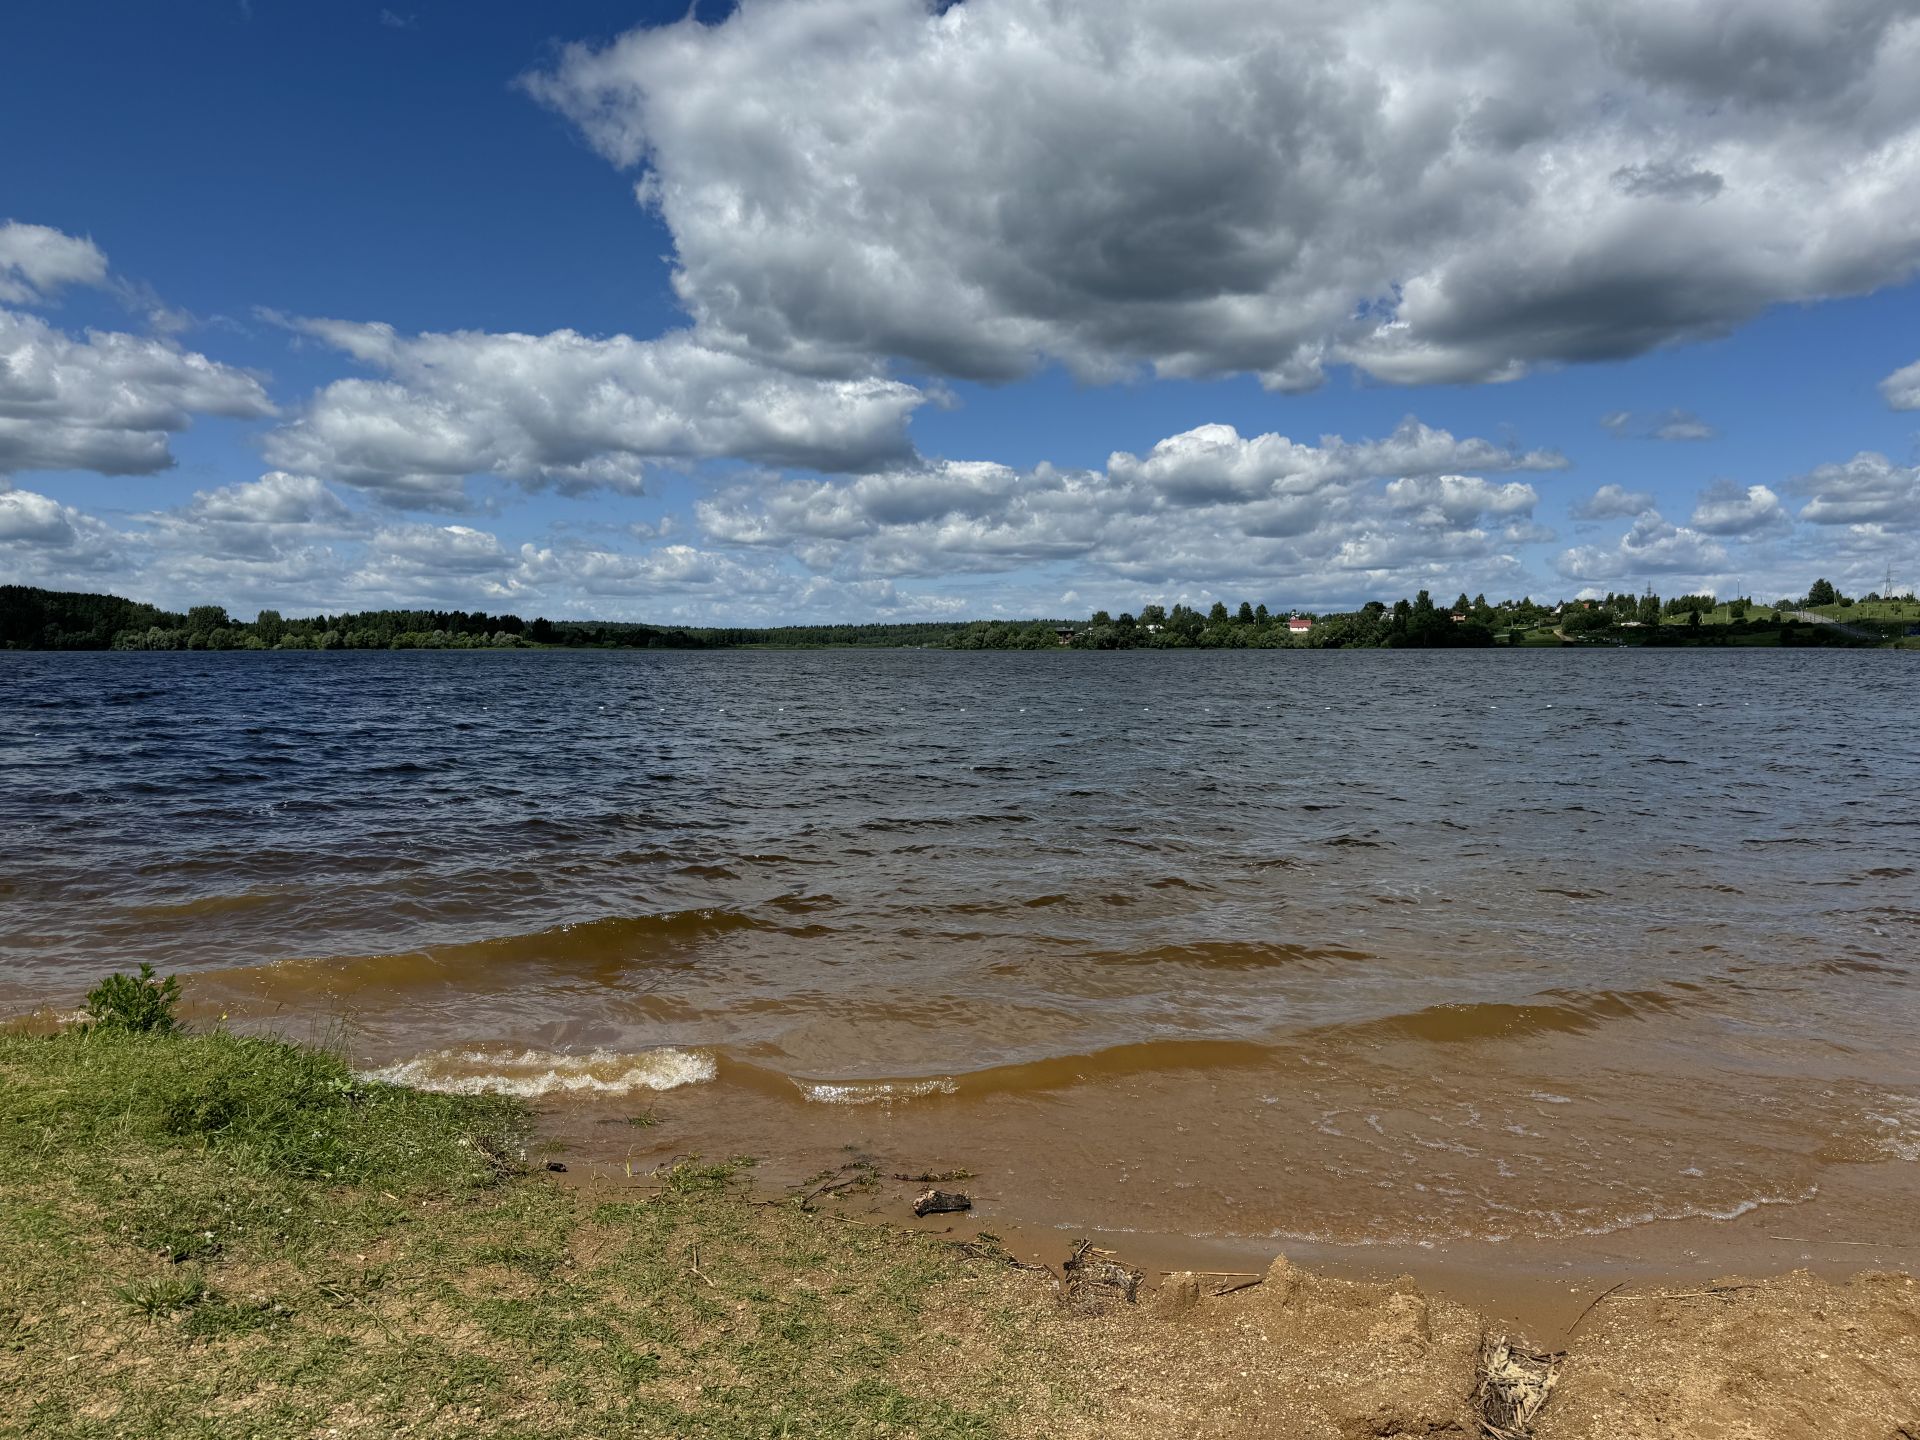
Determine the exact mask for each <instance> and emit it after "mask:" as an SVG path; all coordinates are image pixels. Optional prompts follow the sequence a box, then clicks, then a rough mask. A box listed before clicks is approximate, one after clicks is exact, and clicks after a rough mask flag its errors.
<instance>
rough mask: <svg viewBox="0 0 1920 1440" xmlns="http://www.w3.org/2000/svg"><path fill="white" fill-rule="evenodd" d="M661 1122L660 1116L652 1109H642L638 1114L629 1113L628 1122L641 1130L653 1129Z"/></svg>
mask: <svg viewBox="0 0 1920 1440" xmlns="http://www.w3.org/2000/svg"><path fill="white" fill-rule="evenodd" d="M659 1123H660V1117H659V1116H658V1115H656V1114H655V1113H654V1112H653V1111H652V1110H642V1111H641V1112H640V1113H639V1114H638V1115H629V1116H628V1117H627V1124H629V1125H632V1126H634V1127H636V1128H637V1129H641V1130H651V1129H652V1128H653V1127H654V1126H656V1125H658V1124H659Z"/></svg>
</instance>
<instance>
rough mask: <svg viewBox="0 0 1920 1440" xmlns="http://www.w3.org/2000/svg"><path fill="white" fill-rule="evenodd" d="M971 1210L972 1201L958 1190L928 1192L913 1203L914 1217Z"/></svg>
mask: <svg viewBox="0 0 1920 1440" xmlns="http://www.w3.org/2000/svg"><path fill="white" fill-rule="evenodd" d="M972 1208H973V1200H972V1199H971V1198H970V1197H969V1196H967V1195H966V1194H964V1193H963V1192H961V1191H959V1190H929V1191H927V1192H926V1193H925V1194H923V1195H920V1196H918V1197H917V1198H916V1199H915V1200H914V1202H913V1213H914V1214H916V1215H947V1214H951V1213H952V1212H953V1211H956V1210H971V1209H972Z"/></svg>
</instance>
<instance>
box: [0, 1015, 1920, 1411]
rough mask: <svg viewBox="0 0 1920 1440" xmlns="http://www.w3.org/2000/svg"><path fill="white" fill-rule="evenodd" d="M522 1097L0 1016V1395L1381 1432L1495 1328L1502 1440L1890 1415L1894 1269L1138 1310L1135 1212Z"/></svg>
mask: <svg viewBox="0 0 1920 1440" xmlns="http://www.w3.org/2000/svg"><path fill="white" fill-rule="evenodd" d="M536 1118H537V1117H536V1116H534V1115H533V1114H532V1113H531V1112H530V1111H529V1109H528V1107H526V1106H525V1105H524V1104H521V1103H518V1102H515V1101H512V1100H509V1099H502V1098H499V1097H488V1096H454V1095H444V1094H435V1093H432V1092H427V1091H418V1090H410V1089H407V1088H405V1087H400V1086H393V1085H386V1084H379V1083H369V1082H365V1081H359V1080H355V1079H354V1078H353V1077H352V1075H351V1072H350V1071H349V1070H348V1069H347V1067H346V1065H345V1063H344V1061H343V1060H342V1059H341V1058H340V1057H339V1056H338V1055H337V1054H333V1053H331V1052H327V1051H324V1050H318V1049H315V1048H312V1047H309V1046H302V1045H296V1044H292V1043H289V1042H285V1041H280V1040H275V1039H268V1038H263V1037H248V1036H242V1035H236V1034H233V1033H231V1032H228V1031H224V1030H214V1031H211V1032H202V1033H179V1032H176V1033H158V1034H152V1035H148V1034H116V1033H113V1032H111V1031H108V1032H102V1033H97V1034H86V1033H83V1032H80V1031H77V1030H73V1029H67V1030H62V1031H58V1032H56V1033H53V1034H50V1035H48V1034H41V1035H29V1034H24V1033H21V1032H20V1031H19V1030H18V1029H13V1030H9V1031H5V1032H0V1162H4V1163H0V1217H3V1218H4V1221H5V1223H4V1224H0V1252H4V1253H0V1338H4V1339H5V1341H6V1343H5V1344H0V1393H7V1394H9V1395H10V1396H13V1397H17V1398H18V1400H19V1403H20V1406H21V1407H22V1408H21V1409H20V1411H19V1413H20V1415H21V1416H22V1418H23V1420H24V1422H25V1424H26V1426H27V1430H26V1431H25V1432H24V1433H33V1434H35V1435H59V1436H68V1435H71V1436H74V1437H82V1436H84V1437H109V1436H112V1437H118V1436H123V1435H124V1436H134V1435H138V1436H141V1437H143V1440H144V1437H149V1436H167V1437H171V1436H181V1437H186V1436H189V1435H195V1436H197V1435H201V1434H204V1433H207V1427H208V1426H209V1425H211V1426H213V1427H214V1428H215V1429H217V1431H218V1433H220V1434H221V1435H223V1436H227V1435H236V1436H260V1437H263V1440H264V1437H268V1436H275V1437H277V1436H281V1435H286V1434H295V1433H298V1434H309V1433H337V1434H339V1435H343V1436H367V1437H373V1436H387V1435H398V1434H414V1433H419V1434H433V1435H435V1436H442V1435H457V1436H465V1437H472V1440H487V1437H495V1436H499V1437H502V1440H504V1437H506V1436H510V1435H512V1436H519V1435H524V1434H526V1433H528V1431H529V1430H530V1429H531V1430H537V1431H538V1432H539V1433H541V1434H542V1435H543V1436H548V1437H556V1440H565V1437H580V1440H586V1437H589V1436H592V1437H596V1440H598V1437H604V1436H607V1435H609V1434H620V1435H633V1436H660V1437H666V1436H680V1435H686V1434H700V1435H703V1436H712V1437H715V1440H754V1437H765V1436H769V1435H786V1436H790V1437H801V1436H814V1437H819V1440H828V1437H836V1440H837V1437H840V1436H853V1435H860V1436H874V1437H879V1436H893V1437H909V1436H918V1437H923V1440H989V1437H1006V1440H1094V1437H1101V1440H1106V1437H1115V1436H1127V1437H1139V1440H1174V1437H1176V1436H1177V1437H1183V1440H1184V1437H1188V1436H1207V1437H1213V1440H1232V1437H1241V1436H1246V1437H1268V1440H1279V1437H1283V1436H1284V1437H1289V1440H1291V1437H1295V1436H1303V1435H1315V1436H1318V1435H1329V1436H1338V1437H1343V1440H1345V1437H1352V1440H1359V1437H1373V1440H1388V1437H1406V1440H1411V1437H1416V1436H1427V1437H1431V1436H1436V1435H1457V1436H1466V1435H1469V1434H1477V1433H1480V1429H1481V1425H1482V1423H1483V1421H1485V1420H1486V1419H1487V1418H1488V1417H1490V1416H1493V1415H1495V1414H1496V1413H1505V1412H1498V1411H1497V1410H1496V1409H1491V1408H1488V1404H1489V1402H1487V1401H1486V1399H1485V1396H1486V1395H1487V1394H1495V1395H1496V1398H1497V1397H1498V1396H1501V1395H1506V1396H1509V1398H1510V1395H1511V1394H1513V1393H1519V1392H1518V1391H1506V1390H1499V1389H1498V1387H1494V1389H1489V1388H1488V1386H1489V1384H1490V1383H1491V1382H1489V1381H1488V1380H1487V1378H1486V1377H1487V1376H1488V1375H1490V1374H1491V1375H1494V1376H1496V1377H1497V1376H1498V1375H1501V1374H1505V1373H1506V1371H1504V1370H1502V1369H1501V1367H1502V1366H1503V1365H1504V1366H1507V1367H1508V1368H1509V1369H1511V1368H1512V1367H1511V1364H1509V1362H1508V1361H1507V1360H1506V1359H1505V1358H1504V1357H1506V1356H1507V1355H1508V1354H1509V1353H1510V1350H1512V1351H1517V1352H1518V1353H1519V1355H1520V1361H1519V1362H1514V1363H1519V1364H1520V1367H1521V1371H1522V1372H1525V1373H1527V1374H1532V1375H1533V1376H1534V1379H1535V1380H1536V1381H1537V1380H1539V1379H1540V1377H1541V1376H1551V1377H1552V1378H1553V1379H1554V1380H1555V1381H1556V1382H1557V1386H1556V1388H1554V1389H1553V1391H1552V1393H1551V1394H1549V1395H1548V1396H1547V1403H1546V1406H1545V1408H1544V1409H1543V1410H1541V1411H1540V1412H1539V1413H1538V1415H1537V1416H1535V1417H1533V1418H1532V1419H1531V1420H1530V1421H1529V1422H1528V1423H1526V1424H1524V1425H1523V1426H1521V1427H1519V1428H1509V1429H1507V1430H1506V1431H1505V1432H1504V1433H1506V1434H1509V1435H1515V1436H1528V1435H1531V1436H1533V1437H1536V1440H1603V1437H1604V1440H1639V1437H1646V1440H1652V1437H1654V1436H1660V1437H1662V1440H1676V1437H1677V1440H1689V1437H1696V1436H1697V1437H1700V1440H1707V1437H1713V1440H1729V1437H1754V1440H1758V1437H1760V1436H1763V1435H1764V1436H1766V1437H1768V1440H1775V1437H1792V1440H1797V1437H1800V1436H1806V1437H1808V1440H1811V1437H1814V1436H1827V1435H1834V1434H1845V1435H1849V1436H1853V1435H1860V1436H1876V1435H1885V1436H1888V1437H1889V1440H1891V1437H1894V1436H1897V1435H1899V1434H1900V1433H1901V1431H1900V1430H1899V1429H1898V1428H1897V1427H1899V1426H1902V1425H1908V1424H1909V1422H1910V1421H1911V1420H1912V1419H1914V1418H1915V1416H1916V1414H1920V1287H1916V1285H1915V1282H1914V1280H1913V1278H1912V1277H1911V1276H1910V1275H1907V1274H1894V1273H1888V1272H1886V1271H1874V1270H1871V1269H1867V1268H1866V1267H1856V1268H1857V1269H1859V1270H1860V1271H1861V1273H1856V1274H1853V1275H1852V1276H1850V1277H1849V1278H1845V1279H1843V1280H1841V1281H1840V1282H1839V1283H1830V1282H1828V1281H1827V1280H1825V1279H1822V1278H1820V1277H1819V1276H1816V1275H1814V1274H1811V1273H1808V1272H1806V1271H1804V1270H1801V1271H1793V1272H1789V1273H1785V1274H1780V1275H1774V1276H1771V1277H1768V1278H1761V1279H1753V1278H1749V1277H1742V1276H1740V1275H1738V1274H1737V1273H1735V1272H1733V1271H1731V1270H1730V1269H1727V1268H1723V1267H1720V1266H1719V1265H1717V1264H1716V1263H1714V1262H1709V1261H1706V1260H1703V1261H1702V1262H1701V1269H1700V1270H1699V1271H1697V1272H1696V1273H1694V1274H1692V1275H1690V1276H1689V1277H1688V1278H1687V1279H1685V1280H1684V1281H1680V1282H1678V1283H1674V1284H1668V1285H1665V1286H1658V1285H1649V1284H1644V1283H1613V1284H1610V1285H1609V1287H1608V1288H1607V1289H1605V1290H1604V1291H1602V1292H1601V1293H1599V1294H1598V1295H1588V1294H1585V1293H1581V1294H1574V1293H1572V1292H1571V1291H1570V1292H1568V1295H1567V1299H1566V1304H1567V1305H1568V1306H1571V1305H1573V1304H1575V1303H1576V1302H1577V1303H1578V1304H1579V1305H1580V1306H1581V1309H1580V1311H1579V1313H1578V1315H1577V1316H1575V1317H1574V1318H1573V1319H1572V1320H1570V1321H1568V1320H1564V1319H1562V1320H1560V1321H1559V1322H1558V1324H1557V1325H1555V1324H1553V1323H1552V1322H1551V1321H1550V1320H1549V1318H1548V1317H1546V1316H1545V1315H1544V1314H1543V1315H1542V1317H1541V1318H1540V1319H1539V1320H1538V1321H1536V1323H1535V1324H1534V1325H1532V1326H1522V1325H1516V1324H1515V1323H1513V1320H1512V1319H1511V1318H1510V1317H1509V1316H1507V1315H1504V1314H1502V1313H1501V1312H1500V1309H1499V1307H1498V1306H1497V1305H1488V1304H1486V1303H1484V1297H1477V1298H1481V1299H1482V1301H1483V1303H1481V1304H1479V1305H1474V1304H1467V1303H1463V1300H1462V1298H1456V1295H1457V1292H1458V1291H1459V1289H1460V1287H1459V1286H1458V1285H1456V1284H1455V1283H1453V1282H1451V1281H1449V1280H1448V1279H1446V1278H1445V1277H1443V1276H1441V1275H1439V1274H1438V1273H1437V1272H1429V1273H1428V1274H1427V1275H1426V1276H1425V1277H1424V1278H1423V1277H1422V1276H1421V1275H1420V1274H1419V1273H1415V1274H1414V1275H1411V1276H1403V1275H1397V1274H1392V1275H1390V1274H1383V1273H1380V1270H1392V1269H1393V1268H1394V1267H1393V1265H1392V1264H1388V1265H1385V1266H1382V1267H1379V1268H1378V1269H1374V1268H1373V1267H1369V1269H1370V1270H1371V1271H1372V1273H1367V1274H1359V1273H1354V1272H1351V1271H1346V1270H1343V1269H1342V1268H1341V1267H1339V1266H1336V1265H1331V1264H1326V1263H1321V1262H1320V1261H1319V1260H1318V1259H1316V1258H1315V1257H1310V1256H1308V1255H1306V1254H1304V1253H1303V1252H1302V1251H1301V1250H1300V1249H1299V1248H1298V1247H1290V1248H1289V1250H1288V1253H1287V1254H1285V1255H1283V1256H1281V1257H1280V1258H1278V1259H1270V1260H1267V1261H1265V1262H1261V1263H1257V1271H1256V1262H1254V1261H1251V1260H1249V1261H1246V1262H1244V1263H1245V1264H1246V1266H1247V1267H1248V1268H1247V1269H1245V1270H1242V1269H1241V1267H1240V1266H1239V1265H1224V1264H1223V1265H1218V1266H1212V1265H1202V1266H1199V1267H1198V1268H1199V1269H1200V1270H1202V1271H1213V1270H1221V1271H1224V1270H1228V1269H1233V1270H1236V1271H1239V1273H1238V1274H1236V1275H1234V1276H1226V1275H1215V1274H1195V1273H1190V1272H1189V1273H1181V1272H1178V1271H1176V1272H1174V1273H1170V1274H1165V1275H1156V1276H1153V1277H1150V1278H1151V1279H1153V1280H1154V1281H1156V1282H1157V1284H1154V1285H1150V1286H1147V1287H1144V1288H1142V1289H1141V1290H1140V1291H1139V1292H1138V1293H1137V1295H1136V1294H1134V1293H1133V1282H1129V1281H1128V1275H1129V1273H1130V1271H1129V1269H1128V1268H1127V1267H1133V1266H1138V1267H1143V1257H1144V1255H1145V1250H1146V1248H1147V1242H1146V1241H1145V1240H1144V1239H1143V1238H1142V1237H1137V1236H1135V1237H1127V1239H1128V1243H1129V1244H1130V1245H1131V1246H1132V1249H1131V1250H1130V1251H1126V1250H1123V1251H1122V1252H1121V1253H1120V1254H1119V1255H1118V1256H1116V1257H1114V1260H1115V1261H1116V1262H1117V1264H1116V1263H1113V1262H1109V1261H1108V1260H1105V1259H1102V1258H1100V1256H1099V1253H1098V1252H1097V1251H1095V1252H1092V1257H1091V1258H1090V1259H1089V1261H1088V1264H1089V1266H1090V1267H1091V1268H1090V1269H1088V1270H1087V1271H1086V1272H1085V1273H1084V1274H1078V1275H1075V1276H1074V1277H1071V1278H1068V1277H1065V1276H1063V1274H1062V1268H1063V1267H1060V1265H1059V1262H1060V1260H1061V1259H1062V1258H1063V1257H1064V1256H1065V1254H1066V1253H1067V1252H1068V1250H1069V1247H1070V1246H1071V1245H1072V1237H1070V1236H1068V1235H1066V1234H1065V1233H1064V1232H1061V1231H1058V1230H1048V1231H1045V1232H1044V1233H1039V1232H1030V1231H1028V1230H1025V1229H1021V1228H1018V1227H1014V1226H1008V1225H1005V1224H1003V1223H1000V1220H999V1217H997V1216H996V1215H994V1214H993V1213H992V1212H991V1211H989V1210H986V1209H985V1208H984V1207H983V1209H982V1210H979V1211H975V1212H971V1213H968V1214H965V1215H961V1216H954V1217H950V1219H951V1220H952V1222H953V1223H951V1225H950V1226H949V1225H947V1224H943V1223H941V1221H939V1220H935V1221H933V1222H931V1223H927V1224H923V1225H921V1226H919V1227H917V1228H916V1227H909V1226H907V1225H903V1224H901V1223H899V1217H898V1213H897V1212H898V1206H899V1202H900V1200H901V1198H902V1192H903V1189H904V1188H906V1187H910V1186H914V1185H917V1184H918V1183H919V1182H918V1181H911V1182H894V1181H892V1180H891V1179H890V1178H889V1179H888V1180H887V1181H886V1182H884V1183H881V1182H879V1181H876V1183H875V1184H874V1186H873V1188H872V1189H871V1190H868V1189H867V1188H865V1187H863V1186H859V1185H848V1186H842V1187H840V1188H838V1189H835V1188H832V1187H833V1183H834V1182H833V1178H832V1177H833V1174H834V1172H828V1173H827V1174H826V1175H825V1176H822V1175H818V1174H816V1175H815V1176H813V1177H812V1178H811V1183H810V1184H809V1186H808V1187H807V1189H808V1190H809V1191H811V1193H812V1194H813V1196H814V1198H815V1203H813V1204H812V1205H811V1206H809V1205H804V1204H802V1203H800V1202H799V1201H798V1200H797V1199H796V1198H795V1196H794V1195H793V1194H792V1193H791V1192H790V1191H787V1192H786V1193H784V1194H775V1193H774V1192H775V1190H776V1189H778V1190H782V1191H785V1189H786V1187H784V1186H782V1185H781V1183H780V1182H781V1181H782V1180H783V1179H784V1178H785V1177H783V1176H782V1175H781V1174H780V1173H779V1171H780V1166H779V1164H778V1162H777V1161H776V1162H770V1163H768V1164H766V1165H764V1166H753V1165H750V1164H749V1163H748V1162H746V1161H742V1160H730V1161H717V1160H714V1159H711V1158H706V1159H703V1158H701V1157H699V1156H695V1155H692V1154H679V1155H672V1154H666V1155H662V1156H659V1157H657V1159H658V1163H653V1164H649V1165H647V1166H644V1167H642V1166H639V1165H635V1166H634V1167H633V1168H634V1173H632V1174H628V1173H626V1171H625V1168H624V1166H623V1170H622V1175H621V1182H620V1183H614V1182H613V1180H612V1177H611V1176H609V1175H607V1174H605V1173H600V1172H601V1171H602V1170H603V1169H604V1167H597V1166H596V1164H595V1163H594V1162H591V1161H586V1160H582V1159H580V1157H578V1156H577V1155H576V1156H575V1157H574V1159H572V1160H569V1161H555V1162H553V1165H556V1166H559V1167H563V1168H559V1169H555V1168H552V1166H550V1165H549V1163H548V1160H547V1156H548V1155H550V1154H552V1153H554V1150H553V1145H552V1141H551V1137H544V1138H543V1136H542V1134H541V1132H540V1130H539V1129H538V1128H536V1125H535V1121H536ZM664 1148H671V1147H664ZM876 1170H877V1166H876V1165H875V1164H874V1162H873V1161H872V1160H870V1159H868V1160H860V1159H858V1158H856V1159H854V1160H850V1161H847V1162H845V1163H843V1165H842V1166H841V1168H840V1171H839V1173H840V1174H842V1175H852V1176H854V1177H855V1178H859V1177H861V1176H866V1175H871V1174H872V1173H873V1172H874V1171H876ZM756 1172H758V1173H756ZM749 1176H751V1180H752V1182H754V1183H756V1184H757V1186H758V1188H757V1189H754V1188H750V1185H749V1178H748V1177H749ZM962 1183H964V1182H962ZM836 1195H837V1196H839V1197H840V1198H839V1199H838V1200H834V1199H831V1198H830V1197H832V1196H836ZM823 1199H824V1200H825V1202H826V1203H817V1202H819V1201H821V1200H823ZM862 1207H869V1208H871V1209H872V1211H874V1212H875V1213H873V1214H861V1213H858V1212H859V1211H860V1210H861V1209H862ZM983 1230H984V1231H988V1235H987V1236H982V1235H981V1234H980V1232H981V1231H983ZM996 1233H997V1234H998V1239H994V1238H989V1237H990V1236H992V1235H994V1234H996ZM1029 1245H1035V1246H1040V1247H1042V1248H1044V1249H1047V1250H1049V1251H1051V1255H1050V1257H1049V1258H1051V1259H1052V1261H1053V1266H1054V1268H1052V1269H1050V1270H1049V1272H1048V1273H1047V1274H1045V1275H1042V1274H1041V1273H1039V1271H1040V1267H1038V1266H1037V1265H1035V1264H1032V1263H1030V1262H1029V1263H1021V1262H1022V1258H1023V1257H1022V1251H1023V1249H1024V1248H1025V1247H1027V1246H1029ZM1073 1248H1075V1249H1077V1248H1078V1247H1073ZM1380 1258H1381V1259H1383V1260H1384V1259H1386V1258H1387V1257H1384V1256H1383V1257H1380ZM1394 1258H1395V1259H1397V1258H1398V1257H1394ZM1166 1263H1167V1264H1168V1265H1169V1266H1171V1265H1173V1264H1174V1263H1176V1262H1175V1261H1174V1260H1173V1259H1172V1258H1171V1257H1168V1258H1167V1260H1166ZM1179 1263H1182V1264H1185V1265H1188V1266H1191V1265H1192V1264H1193V1262H1192V1261H1191V1260H1183V1261H1181V1262H1179ZM1143 1268H1144V1267H1143ZM1156 1268H1157V1267H1156ZM1709 1271H1710V1272H1711V1273H1709ZM1466 1273H1468V1272H1467V1271H1466V1270H1462V1271H1461V1274H1462V1275H1465V1274H1466ZM1087 1275H1091V1276H1093V1277H1094V1278H1093V1280H1091V1281H1089V1280H1087V1279H1086V1276H1087ZM1503 1347H1507V1348H1503ZM1561 1351H1564V1352H1565V1354H1564V1355H1561V1354H1558V1353H1556V1352H1561ZM1535 1353H1538V1354H1539V1355H1540V1356H1541V1357H1542V1358H1541V1359H1540V1360H1539V1361H1538V1362H1537V1365H1538V1367H1539V1368H1538V1369H1537V1370H1535V1371H1527V1370H1526V1367H1527V1366H1528V1365H1534V1364H1535V1363H1536V1362H1534V1361H1533V1360H1532V1359H1531V1358H1530V1357H1531V1356H1532V1355H1533V1354H1535ZM1489 1367H1491V1368H1489ZM1523 1378H1524V1376H1523ZM1502 1383H1504V1382H1502ZM1516 1383H1517V1382H1516ZM1536 1388H1537V1387H1536ZM1538 1393H1545V1392H1538ZM0 1433H7V1422H6V1417H4V1416H0ZM1907 1433H1911V1428H1909V1430H1908V1432H1907Z"/></svg>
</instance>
